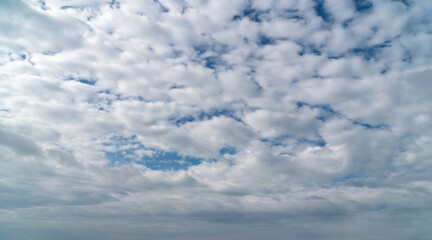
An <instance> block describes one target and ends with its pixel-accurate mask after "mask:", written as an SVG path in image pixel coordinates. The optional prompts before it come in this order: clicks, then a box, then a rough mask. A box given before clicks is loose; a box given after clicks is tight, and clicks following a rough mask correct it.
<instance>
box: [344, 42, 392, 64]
mask: <svg viewBox="0 0 432 240" xmlns="http://www.w3.org/2000/svg"><path fill="white" fill-rule="evenodd" d="M390 43H391V41H390V40H388V41H385V42H383V43H380V44H376V45H373V46H370V47H362V48H354V49H352V50H351V52H352V53H353V54H355V55H359V56H362V57H363V59H365V60H367V61H369V60H371V59H377V58H378V57H379V56H380V54H381V51H382V50H383V49H384V48H386V47H390V46H391V44H390Z"/></svg>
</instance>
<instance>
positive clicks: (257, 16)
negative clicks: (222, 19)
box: [232, 5, 270, 23]
mask: <svg viewBox="0 0 432 240" xmlns="http://www.w3.org/2000/svg"><path fill="white" fill-rule="evenodd" d="M269 11H270V10H259V9H255V8H252V7H251V6H250V5H248V6H247V7H246V8H245V9H243V11H242V12H241V13H240V14H237V15H235V16H234V17H233V18H232V20H233V21H239V20H241V19H243V18H248V19H249V21H252V22H257V23H260V22H262V21H263V20H264V19H265V18H266V15H267V14H268V13H269Z"/></svg>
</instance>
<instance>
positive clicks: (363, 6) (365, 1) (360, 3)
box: [354, 0, 373, 12]
mask: <svg viewBox="0 0 432 240" xmlns="http://www.w3.org/2000/svg"><path fill="white" fill-rule="evenodd" d="M354 6H355V9H356V11H357V12H370V11H371V10H372V8H373V3H372V2H371V1H369V0H354Z"/></svg>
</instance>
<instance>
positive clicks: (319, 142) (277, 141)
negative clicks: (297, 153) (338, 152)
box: [260, 134, 327, 147]
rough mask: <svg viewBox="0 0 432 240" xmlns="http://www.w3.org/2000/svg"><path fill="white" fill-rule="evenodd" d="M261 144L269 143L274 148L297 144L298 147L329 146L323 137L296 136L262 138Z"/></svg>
mask: <svg viewBox="0 0 432 240" xmlns="http://www.w3.org/2000/svg"><path fill="white" fill-rule="evenodd" d="M260 140H261V142H264V143H268V144H270V146H272V147H278V146H282V147H286V146H287V145H288V144H293V142H295V143H296V144H298V145H308V146H319V147H324V146H326V145H327V143H326V142H325V140H324V139H323V138H322V137H321V136H317V137H316V139H307V138H302V137H297V136H295V135H289V134H286V135H282V136H279V137H275V138H262V139H260Z"/></svg>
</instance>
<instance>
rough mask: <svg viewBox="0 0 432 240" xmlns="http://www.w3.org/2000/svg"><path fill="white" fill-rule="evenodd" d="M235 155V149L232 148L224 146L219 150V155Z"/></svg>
mask: <svg viewBox="0 0 432 240" xmlns="http://www.w3.org/2000/svg"><path fill="white" fill-rule="evenodd" d="M236 153H237V149H236V148H235V147H232V146H225V147H223V148H221V149H219V154H220V155H225V154H229V155H233V154H236Z"/></svg>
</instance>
